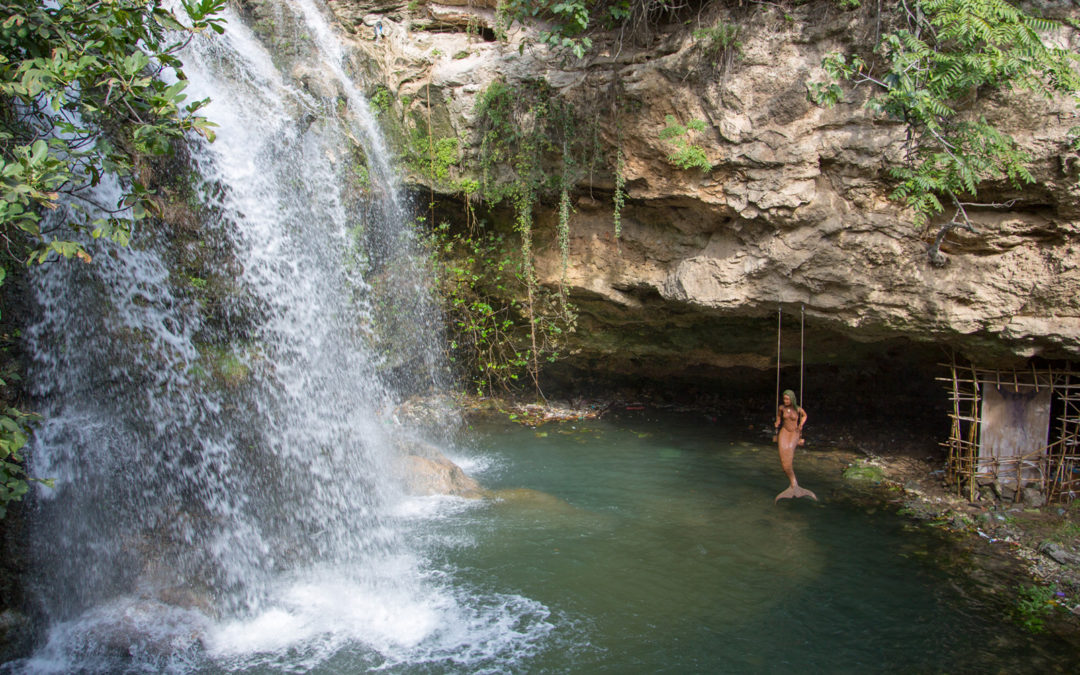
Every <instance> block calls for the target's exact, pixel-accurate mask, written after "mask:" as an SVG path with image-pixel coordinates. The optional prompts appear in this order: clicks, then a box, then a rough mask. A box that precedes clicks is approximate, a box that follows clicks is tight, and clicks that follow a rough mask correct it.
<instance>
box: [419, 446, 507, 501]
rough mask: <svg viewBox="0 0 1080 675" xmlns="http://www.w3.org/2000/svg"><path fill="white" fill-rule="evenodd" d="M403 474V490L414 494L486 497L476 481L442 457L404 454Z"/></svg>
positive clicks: (469, 497) (468, 497)
mask: <svg viewBox="0 0 1080 675" xmlns="http://www.w3.org/2000/svg"><path fill="white" fill-rule="evenodd" d="M402 474H403V476H402V478H403V480H404V482H405V488H406V490H408V491H409V492H410V493H412V494H415V495H451V496H454V497H465V498H466V499H483V498H485V497H487V496H488V495H487V491H486V490H484V488H482V487H480V484H479V483H477V482H476V480H474V479H473V478H470V477H469V476H468V475H467V474H466V473H465V472H464V471H462V470H461V467H460V466H458V465H457V464H454V463H453V462H451V461H450V460H449V459H447V458H446V457H444V456H442V454H438V456H431V455H430V454H428V455H427V456H423V457H422V456H420V455H407V456H406V457H404V458H403V460H402Z"/></svg>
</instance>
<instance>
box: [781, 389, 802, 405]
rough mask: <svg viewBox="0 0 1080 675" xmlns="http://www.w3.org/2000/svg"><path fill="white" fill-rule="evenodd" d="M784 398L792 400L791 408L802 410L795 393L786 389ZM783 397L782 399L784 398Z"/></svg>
mask: <svg viewBox="0 0 1080 675" xmlns="http://www.w3.org/2000/svg"><path fill="white" fill-rule="evenodd" d="M783 396H787V397H788V398H790V399H791V407H793V408H795V409H796V410H800V408H799V399H797V398H795V392H793V391H791V390H790V389H785V390H784V395H783ZM783 396H781V397H780V398H783Z"/></svg>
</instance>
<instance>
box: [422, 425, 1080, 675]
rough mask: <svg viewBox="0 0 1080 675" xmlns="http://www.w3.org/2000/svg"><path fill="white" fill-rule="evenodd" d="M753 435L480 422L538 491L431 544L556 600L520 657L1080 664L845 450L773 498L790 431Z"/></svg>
mask: <svg viewBox="0 0 1080 675" xmlns="http://www.w3.org/2000/svg"><path fill="white" fill-rule="evenodd" d="M743 436H744V434H740V433H739V432H734V433H733V432H732V430H729V429H722V428H720V427H718V426H717V425H716V424H712V423H709V422H707V421H705V420H703V419H702V418H700V417H667V418H663V419H657V420H653V421H646V420H644V419H640V418H639V419H629V420H623V421H596V422H591V421H586V422H576V423H567V424H560V425H548V426H544V427H541V428H540V429H537V430H530V429H515V428H489V429H486V430H483V431H482V432H481V433H480V436H479V444H480V447H481V448H482V449H483V451H482V455H483V457H484V458H485V459H484V461H485V462H487V463H488V464H487V465H486V468H485V469H484V470H483V471H481V472H480V475H481V477H482V478H483V479H484V480H485V483H486V486H487V487H491V488H496V489H498V488H506V489H510V488H519V487H522V486H524V487H528V488H530V489H532V490H536V491H538V492H535V493H529V492H521V491H513V490H511V491H509V492H507V493H505V496H504V498H503V500H502V501H501V502H496V503H493V504H485V505H481V506H477V507H475V508H472V509H469V510H464V511H460V512H458V513H456V514H452V515H449V516H448V517H446V518H445V519H444V520H440V521H439V522H437V524H436V523H432V524H431V527H430V529H428V530H427V536H428V537H429V545H430V546H431V547H432V549H433V550H435V551H437V553H435V554H434V555H435V558H436V559H437V560H438V562H439V563H440V564H442V565H445V566H446V567H447V568H448V569H450V570H453V576H454V577H455V578H456V579H457V581H458V583H464V584H467V585H471V586H475V587H477V588H479V589H491V590H495V589H498V590H499V591H501V592H507V591H512V592H514V593H518V594H520V595H522V596H524V597H528V598H531V599H533V600H536V601H538V602H540V603H542V605H543V606H544V607H545V608H546V610H547V612H549V613H550V615H549V617H548V619H547V620H548V621H549V622H550V623H551V624H552V627H551V630H550V633H549V634H548V635H546V636H545V638H544V642H543V645H542V646H541V648H539V649H538V650H536V652H535V653H533V654H529V655H528V656H527V657H526V658H525V659H523V660H522V661H521V662H519V663H516V664H514V666H513V667H512V668H511V669H510V670H512V671H515V672H525V671H527V672H736V673H743V672H745V673H757V672H792V671H800V672H830V673H831V672H851V673H862V672H918V673H927V672H951V673H958V672H1074V671H1075V669H1076V668H1077V667H1080V656H1078V655H1077V654H1076V653H1075V652H1074V651H1073V650H1072V649H1071V648H1070V647H1069V646H1068V645H1067V644H1065V643H1063V642H1061V641H1059V640H1058V639H1057V638H1054V637H1051V636H1036V635H1032V634H1030V633H1028V632H1026V631H1024V630H1023V629H1021V628H1019V627H1017V626H1015V625H1014V624H1012V623H1010V622H1009V620H1008V617H1007V616H1006V615H1005V614H1004V612H1005V611H1006V608H1005V607H1003V606H1001V605H995V604H988V603H987V602H985V600H982V599H978V598H980V597H982V598H985V596H980V595H979V594H978V593H975V594H972V593H971V592H970V591H971V589H970V587H969V582H968V580H967V579H966V578H965V577H964V576H963V571H962V569H960V570H956V571H952V572H947V571H945V570H943V569H942V568H941V567H940V566H939V565H938V564H937V563H936V562H935V560H936V559H949V558H951V557H955V556H957V555H959V554H960V553H959V552H958V550H957V549H956V548H955V547H954V545H953V544H952V543H950V542H949V541H947V540H945V539H943V538H940V537H937V536H933V535H931V534H929V533H927V532H925V531H913V530H912V529H911V528H910V527H909V526H908V525H907V523H906V521H905V520H904V519H902V518H900V517H898V516H896V515H895V514H894V513H891V512H888V511H885V510H874V509H869V510H868V509H866V508H865V507H861V506H859V505H857V504H856V503H855V502H853V501H850V500H847V499H845V498H844V497H845V494H849V493H850V490H851V488H850V486H845V485H844V484H843V483H842V482H841V481H840V477H839V475H838V471H837V466H836V464H835V463H832V462H830V463H823V462H820V461H816V460H815V458H814V456H813V454H812V453H810V454H800V456H799V457H798V459H797V464H796V468H797V470H798V472H799V475H800V482H801V483H803V484H804V485H806V486H808V487H811V488H812V489H814V490H815V491H817V493H818V495H819V496H820V497H821V498H822V502H821V503H818V504H815V503H812V502H808V501H806V500H801V501H799V502H782V503H780V504H778V505H775V506H774V504H773V501H772V499H773V497H774V496H775V494H776V493H777V492H779V491H780V490H781V489H782V488H783V487H784V486H785V485H784V483H785V480H784V477H783V474H782V473H781V472H780V468H779V463H778V460H777V458H776V455H775V451H774V450H773V448H772V447H770V446H768V445H767V444H766V445H761V444H758V443H757V442H756V441H753V440H751V441H747V440H745V439H744V438H743ZM422 531H423V530H422ZM1019 582H1020V580H1016V583H1019ZM405 670H408V669H405Z"/></svg>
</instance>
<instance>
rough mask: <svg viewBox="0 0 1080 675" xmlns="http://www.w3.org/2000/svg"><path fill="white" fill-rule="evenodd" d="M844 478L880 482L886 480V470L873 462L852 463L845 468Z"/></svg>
mask: <svg viewBox="0 0 1080 675" xmlns="http://www.w3.org/2000/svg"><path fill="white" fill-rule="evenodd" d="M843 475H844V479H845V480H850V481H855V482H866V483H880V482H881V481H883V480H885V472H884V471H883V470H882V469H881V467H879V466H873V465H871V464H863V463H858V464H852V465H851V466H849V467H848V468H846V469H844V474H843Z"/></svg>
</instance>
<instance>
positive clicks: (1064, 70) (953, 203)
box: [809, 0, 1080, 265]
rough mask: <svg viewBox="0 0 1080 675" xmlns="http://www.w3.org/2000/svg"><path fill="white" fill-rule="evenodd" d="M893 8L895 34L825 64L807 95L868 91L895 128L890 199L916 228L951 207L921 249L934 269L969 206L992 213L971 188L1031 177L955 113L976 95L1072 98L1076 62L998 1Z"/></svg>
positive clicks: (827, 100) (1001, 136)
mask: <svg viewBox="0 0 1080 675" xmlns="http://www.w3.org/2000/svg"><path fill="white" fill-rule="evenodd" d="M894 11H896V12H900V13H901V14H902V16H901V23H902V25H903V27H902V28H900V29H898V30H895V31H892V32H888V33H885V34H884V35H882V36H881V39H880V41H879V42H878V44H877V46H876V48H875V50H874V57H873V58H871V59H869V60H868V59H864V58H863V57H862V56H860V55H857V54H847V55H845V54H831V55H829V56H828V57H826V59H825V61H824V63H823V64H822V65H823V67H824V68H825V71H826V72H827V73H828V74H829V76H830V77H831V78H832V81H829V82H825V83H811V84H810V85H809V88H810V98H811V99H812V100H813V101H815V102H817V103H819V104H822V105H827V106H831V105H834V104H836V103H837V102H839V101H840V100H841V99H842V98H843V90H842V89H841V88H840V86H839V85H838V84H837V83H836V80H848V81H850V82H853V83H854V84H855V85H856V86H859V85H863V84H866V85H870V86H871V87H873V88H874V89H875V94H874V96H873V97H871V99H870V100H869V102H868V105H869V107H870V108H871V109H872V110H874V111H876V112H877V113H879V114H882V115H885V116H887V117H891V118H893V119H896V120H899V121H901V122H903V124H904V125H905V126H906V128H907V140H906V143H905V148H904V151H905V153H904V156H905V161H904V163H903V164H901V165H899V166H895V167H893V168H892V169H890V173H891V174H892V176H893V177H894V178H896V179H897V180H898V181H899V185H898V186H897V187H896V189H895V190H894V191H893V193H892V197H893V199H896V200H898V201H902V202H904V203H905V204H906V205H907V206H908V207H910V208H911V211H912V214H913V218H914V221H915V225H916V226H926V225H928V224H929V222H930V220H931V219H932V218H933V217H934V216H936V215H937V214H939V213H941V212H943V211H944V210H945V209H946V208H951V209H953V210H954V213H953V215H952V217H951V218H950V219H949V221H948V222H946V223H945V224H944V225H942V226H941V228H940V229H939V231H938V233H937V235H936V237H935V240H934V243H933V244H932V245H931V246H930V248H929V254H930V258H931V261H932V262H933V263H934V264H937V265H941V264H944V256H942V255H941V253H940V251H939V250H938V249H939V247H940V245H941V242H942V240H943V239H944V237H945V235H946V234H947V233H948V232H949V231H950V230H952V229H954V228H964V229H967V230H970V231H974V227H973V225H972V221H971V218H970V217H969V215H968V211H969V209H970V208H972V207H985V206H993V205H988V204H977V203H976V200H977V195H978V186H979V184H980V183H981V182H983V181H987V180H995V179H1008V180H1009V181H1010V182H1011V183H1012V184H1013V185H1015V186H1017V187H1019V186H1020V185H1021V184H1023V183H1030V182H1032V181H1033V180H1034V179H1033V178H1032V175H1031V173H1030V171H1029V170H1028V165H1027V164H1028V161H1029V158H1028V156H1027V155H1026V154H1025V153H1024V152H1023V151H1022V150H1021V149H1020V148H1019V147H1018V145H1017V144H1016V142H1015V141H1014V140H1013V138H1012V137H1011V136H1009V135H1008V134H1006V133H1005V132H1003V131H1001V130H1000V129H998V128H997V127H996V126H995V125H994V124H992V123H990V122H988V121H987V120H986V119H985V118H984V117H978V116H975V115H974V114H972V112H971V111H965V110H964V108H965V107H969V103H970V101H971V100H972V99H973V96H974V95H975V94H977V93H978V92H980V91H981V90H983V89H987V90H1009V89H1014V88H1015V89H1022V90H1026V91H1030V92H1034V93H1036V94H1038V95H1040V96H1046V97H1051V96H1055V95H1059V94H1066V95H1069V96H1076V94H1077V91H1078V90H1080V77H1078V76H1077V74H1076V72H1075V70H1074V66H1075V63H1076V61H1077V58H1078V55H1077V54H1076V53H1074V52H1072V51H1070V50H1068V49H1066V48H1064V47H1059V46H1055V45H1054V44H1051V43H1048V42H1045V41H1044V40H1043V36H1044V35H1046V34H1048V33H1049V32H1051V31H1054V30H1056V29H1059V28H1061V26H1060V24H1058V23H1057V22H1055V21H1051V20H1048V19H1043V18H1039V17H1036V16H1030V15H1028V14H1025V13H1024V12H1022V11H1021V10H1019V9H1017V8H1016V7H1014V6H1013V5H1011V4H1010V3H1008V2H1005V1H1004V0H913V1H912V2H908V3H897V5H896V9H895V10H894Z"/></svg>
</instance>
